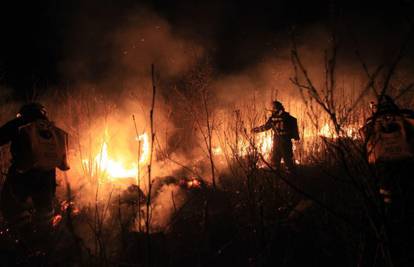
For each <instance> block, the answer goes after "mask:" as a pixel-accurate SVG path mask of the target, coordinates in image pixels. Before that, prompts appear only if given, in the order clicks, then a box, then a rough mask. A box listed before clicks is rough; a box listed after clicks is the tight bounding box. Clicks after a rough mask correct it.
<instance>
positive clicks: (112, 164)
mask: <svg viewBox="0 0 414 267" xmlns="http://www.w3.org/2000/svg"><path fill="white" fill-rule="evenodd" d="M136 140H137V141H138V142H139V149H140V151H139V162H138V163H137V162H136V161H134V160H133V159H129V158H127V157H117V158H114V157H113V156H112V155H110V153H109V151H110V150H109V149H108V147H109V145H108V143H107V142H106V141H104V142H103V143H102V146H101V150H100V152H99V153H98V154H97V155H96V156H95V158H94V166H92V175H96V174H97V173H96V172H97V171H98V172H99V174H100V175H102V176H105V177H106V178H108V179H109V180H112V181H113V180H116V179H123V178H134V177H137V176H138V174H139V167H140V166H143V165H145V164H146V163H148V160H149V156H150V145H149V141H148V140H149V139H148V135H147V134H146V133H143V134H141V135H139V136H137V137H136ZM82 162H83V164H84V166H86V167H87V166H88V163H89V161H88V160H83V161H82ZM89 168H91V167H90V166H89ZM96 170H97V171H96Z"/></svg>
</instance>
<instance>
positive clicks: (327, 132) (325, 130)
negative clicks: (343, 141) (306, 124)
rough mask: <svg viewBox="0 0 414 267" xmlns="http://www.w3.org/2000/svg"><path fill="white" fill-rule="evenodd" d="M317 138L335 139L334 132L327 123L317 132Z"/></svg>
mask: <svg viewBox="0 0 414 267" xmlns="http://www.w3.org/2000/svg"><path fill="white" fill-rule="evenodd" d="M318 135H319V136H324V137H328V138H337V137H338V136H337V135H336V133H335V131H334V130H333V129H332V128H331V127H330V126H329V124H328V123H325V124H324V125H323V126H322V128H321V129H320V130H319V133H318Z"/></svg>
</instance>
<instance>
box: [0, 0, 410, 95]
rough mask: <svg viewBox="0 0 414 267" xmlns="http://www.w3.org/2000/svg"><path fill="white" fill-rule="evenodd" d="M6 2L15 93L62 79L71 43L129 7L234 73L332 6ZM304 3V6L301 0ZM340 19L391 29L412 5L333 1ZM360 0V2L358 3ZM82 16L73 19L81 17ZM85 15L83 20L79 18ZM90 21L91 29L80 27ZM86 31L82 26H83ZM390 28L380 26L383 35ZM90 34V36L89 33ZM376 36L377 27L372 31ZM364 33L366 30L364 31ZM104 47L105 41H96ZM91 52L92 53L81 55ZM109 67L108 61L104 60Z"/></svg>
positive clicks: (213, 0) (0, 21)
mask: <svg viewBox="0 0 414 267" xmlns="http://www.w3.org/2000/svg"><path fill="white" fill-rule="evenodd" d="M5 2H6V1H3V2H2V7H1V11H0V27H1V33H2V38H1V42H0V75H1V76H0V77H2V78H1V81H0V82H1V83H2V84H3V85H6V86H8V87H11V88H13V89H14V91H15V92H18V91H21V90H25V89H27V88H29V87H33V86H40V87H44V86H54V85H59V84H62V83H64V82H65V80H66V78H67V77H65V73H64V72H62V69H61V68H60V63H61V62H62V61H64V60H66V59H67V58H68V57H70V56H71V55H72V54H73V53H71V52H70V50H71V49H86V48H85V47H79V48H77V47H76V46H75V47H74V46H73V44H74V43H76V40H77V39H82V38H85V37H87V36H89V35H90V36H91V37H90V38H91V39H93V38H95V39H96V41H98V42H99V41H100V38H101V37H100V36H103V35H104V34H105V32H107V31H110V30H111V28H112V27H115V26H118V24H120V23H121V24H122V21H123V20H124V19H125V18H126V17H127V16H128V14H130V12H131V10H138V9H139V8H140V7H141V6H147V7H150V8H151V9H152V10H155V12H157V13H158V14H159V15H160V16H162V17H164V18H165V19H166V20H167V21H168V22H169V23H170V24H171V25H172V27H173V30H174V31H176V32H177V34H184V33H185V34H195V35H198V36H199V37H200V38H204V39H205V40H213V42H214V43H215V52H214V62H215V65H216V67H217V69H219V70H220V71H222V72H232V71H237V70H238V69H240V68H243V67H244V66H247V65H249V64H250V63H251V62H254V61H255V60H257V58H258V57H260V55H261V53H263V52H264V50H266V47H263V45H262V44H263V43H268V42H271V41H273V40H274V36H277V35H278V34H279V33H280V34H284V33H285V32H286V31H287V29H289V27H290V26H292V25H295V26H297V27H302V26H303V27H306V26H307V25H312V24H315V23H324V22H327V21H329V18H330V15H331V14H332V12H331V10H332V9H331V8H330V7H332V5H331V3H332V1H315V2H314V1H298V0H290V1H288V0H273V1H270V0H269V1H238V0H230V1H220V0H210V1H204V2H203V1H194V0H178V1H171V0H170V1H168V0H153V1H150V0H148V1H132V0H118V1H115V0H112V1H110V0H89V1H84V0H71V1H58V0H43V1H8V3H7V4H6V3H5ZM302 2H303V3H302ZM333 2H334V3H335V5H334V12H335V15H336V16H337V17H338V18H341V19H344V18H345V19H347V20H349V21H352V20H353V18H354V17H358V18H361V17H362V18H364V19H365V20H366V21H367V22H369V23H371V24H375V22H376V21H378V22H381V23H384V21H385V24H386V25H388V24H390V29H393V25H392V24H393V23H396V24H397V27H398V23H400V22H401V21H403V20H405V19H406V16H407V15H406V14H409V10H413V3H412V1H410V0H405V1H391V0H389V1H385V3H382V2H384V1H356V0H351V1H343V2H344V3H339V2H337V1H333ZM360 2H364V4H361V3H360ZM80 17H81V18H83V19H82V20H79V18H80ZM85 18H86V19H85ZM82 23H85V24H92V25H93V27H91V26H86V25H82ZM84 26H86V27H84ZM390 29H384V30H383V31H384V34H387V32H388V31H389V30H390ZM88 31H89V32H88ZM376 31H379V32H381V31H382V29H376ZM367 34H370V33H367ZM102 46H103V47H102V48H103V49H105V44H102ZM84 53H93V51H84ZM94 56H95V57H96V58H99V59H97V61H96V62H99V64H96V66H94V65H93V64H92V65H91V66H90V67H91V68H96V72H97V74H96V75H97V78H99V74H100V73H102V72H105V67H106V66H105V65H106V61H105V56H104V55H100V54H99V53H96V54H94ZM108 64H109V63H108Z"/></svg>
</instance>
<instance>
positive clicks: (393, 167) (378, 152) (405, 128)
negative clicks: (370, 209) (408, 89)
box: [362, 95, 414, 204]
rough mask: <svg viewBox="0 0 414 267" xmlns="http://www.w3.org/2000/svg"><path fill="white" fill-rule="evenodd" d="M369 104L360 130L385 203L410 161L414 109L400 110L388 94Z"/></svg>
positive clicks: (390, 197)
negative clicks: (363, 124) (370, 113)
mask: <svg viewBox="0 0 414 267" xmlns="http://www.w3.org/2000/svg"><path fill="white" fill-rule="evenodd" d="M370 107H371V112H372V115H371V117H370V118H368V119H367V121H366V123H365V126H364V127H363V129H362V133H363V135H364V137H365V144H366V152H367V157H368V162H369V163H370V164H371V165H373V167H374V169H375V170H376V173H377V176H378V184H379V193H380V195H381V197H382V199H383V201H384V203H385V204H391V203H392V202H393V197H394V196H393V195H394V193H395V191H396V188H397V187H399V182H405V181H404V180H405V179H404V176H405V171H404V170H405V169H406V167H407V166H410V164H407V163H408V162H410V161H412V160H413V156H414V154H413V141H414V135H413V129H414V127H413V125H414V112H413V111H412V110H408V109H400V108H399V107H398V106H397V105H396V104H395V103H394V101H393V100H392V98H391V97H389V96H387V95H384V96H383V97H381V98H380V100H379V101H378V104H375V103H373V102H371V103H370Z"/></svg>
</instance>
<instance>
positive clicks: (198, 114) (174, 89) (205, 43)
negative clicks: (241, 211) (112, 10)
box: [45, 6, 412, 228]
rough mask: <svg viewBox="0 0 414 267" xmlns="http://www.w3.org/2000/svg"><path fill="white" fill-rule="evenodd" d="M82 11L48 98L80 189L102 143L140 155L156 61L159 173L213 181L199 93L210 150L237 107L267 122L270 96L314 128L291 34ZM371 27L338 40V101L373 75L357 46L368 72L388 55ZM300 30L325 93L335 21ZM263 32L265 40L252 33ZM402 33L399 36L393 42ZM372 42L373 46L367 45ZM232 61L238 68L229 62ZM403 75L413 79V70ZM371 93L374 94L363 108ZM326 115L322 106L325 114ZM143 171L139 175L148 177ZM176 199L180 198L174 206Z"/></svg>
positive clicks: (165, 204)
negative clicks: (63, 84) (60, 87)
mask: <svg viewBox="0 0 414 267" xmlns="http://www.w3.org/2000/svg"><path fill="white" fill-rule="evenodd" d="M103 9H104V8H103ZM86 10H88V9H86ZM98 14H99V12H98ZM101 15H102V14H101ZM104 15H105V14H104ZM76 18H77V20H76V22H74V24H76V25H77V27H74V28H75V29H76V30H75V31H74V32H72V33H71V35H70V36H69V37H68V39H67V40H68V41H67V44H66V48H67V54H66V55H67V56H66V57H65V60H63V61H62V62H61V64H60V67H61V72H62V74H63V76H64V77H65V78H66V79H67V81H68V87H69V89H68V90H67V91H68V92H67V95H65V97H66V99H65V100H64V101H62V103H60V104H59V105H56V104H55V103H56V99H55V98H49V99H46V100H45V101H46V102H48V103H49V106H51V107H52V108H51V111H52V112H51V113H52V114H53V113H54V114H57V115H55V117H54V118H53V119H54V120H56V121H57V123H58V124H59V125H62V127H63V128H65V129H66V130H68V131H69V132H70V134H71V136H72V140H73V142H72V144H71V156H72V159H73V160H72V162H74V164H73V165H74V166H77V167H74V168H73V169H74V170H73V172H72V173H71V175H70V177H72V180H73V181H71V182H72V183H73V184H76V188H82V187H83V186H84V184H85V179H81V178H80V177H84V176H85V169H84V168H80V167H82V165H81V164H80V162H83V161H84V160H85V159H87V160H88V162H89V163H90V162H92V161H93V160H94V158H95V157H96V155H97V154H99V153H100V150H101V149H102V142H103V141H105V142H107V143H108V153H110V154H111V156H112V157H113V158H115V159H121V160H123V159H127V160H126V161H127V162H129V163H131V162H132V163H133V162H136V159H137V142H136V140H135V137H136V135H137V132H138V134H141V133H144V132H146V133H149V123H150V122H149V109H150V106H151V99H152V95H151V88H152V81H151V72H150V70H151V65H152V64H154V65H155V69H156V75H155V80H156V86H157V99H156V106H155V124H154V125H155V131H156V142H155V147H154V149H155V151H156V156H155V157H154V168H153V173H152V174H153V177H164V176H168V175H184V176H185V175H194V173H195V174H197V175H198V176H200V177H203V178H204V179H206V181H207V182H211V180H210V179H211V173H210V172H211V170H210V168H209V165H208V164H209V163H208V153H207V151H206V146H205V139H204V138H205V115H206V114H205V109H204V107H203V105H204V104H203V101H202V100H203V98H202V97H203V92H205V91H207V92H208V96H207V105H208V106H207V107H208V110H209V112H210V113H209V114H210V115H211V117H210V118H211V119H212V120H213V121H214V122H215V125H214V129H215V131H216V133H217V134H215V135H214V137H213V139H214V140H213V143H214V148H216V147H217V146H219V145H222V143H220V142H222V140H223V139H225V136H223V132H224V130H223V129H225V130H228V129H226V127H227V128H229V127H231V126H232V125H233V124H232V123H233V122H232V119H234V116H233V114H234V111H236V110H241V111H242V114H244V115H243V116H244V117H243V120H245V121H247V119H250V118H251V117H254V119H252V120H251V121H250V125H247V124H246V127H247V128H249V127H251V126H257V125H258V124H261V123H263V122H264V121H265V117H266V115H267V110H266V109H269V108H270V104H271V101H272V100H274V99H278V100H279V101H282V102H283V103H284V105H285V107H286V109H287V110H288V111H289V112H290V113H291V114H293V115H294V116H295V117H297V118H298V120H299V125H300V128H301V129H304V128H307V127H313V126H310V124H309V123H308V122H307V120H308V118H307V115H306V111H305V110H304V106H303V102H302V100H301V96H300V94H299V91H298V89H297V88H296V87H295V86H294V85H293V84H292V82H291V81H290V78H291V77H293V75H294V72H293V68H292V63H291V57H290V56H291V55H290V53H291V36H290V33H289V32H288V31H284V30H283V31H278V32H277V33H276V34H272V33H270V32H266V31H265V32H264V33H263V32H260V33H255V34H253V35H252V36H251V38H246V39H248V40H241V39H238V38H235V37H234V36H237V34H235V35H231V34H230V35H229V36H228V37H229V39H230V40H236V41H240V43H238V42H233V43H231V44H230V45H229V42H228V40H227V39H226V40H224V39H225V38H227V36H222V35H221V36H220V37H217V36H216V35H214V34H211V31H218V29H217V27H219V26H220V23H219V22H218V21H220V18H219V16H216V17H213V18H212V20H213V21H212V24H213V25H214V26H211V28H210V29H209V31H210V32H209V34H206V35H205V36H204V37H200V34H197V33H196V32H195V31H197V29H191V27H190V26H189V25H188V24H187V23H184V24H180V23H178V24H177V23H172V22H171V20H170V19H167V18H166V16H165V15H161V14H160V13H159V12H157V11H155V10H154V9H152V8H150V7H147V6H138V7H137V6H134V7H133V8H131V9H128V10H126V9H122V10H119V11H117V12H116V15H115V16H113V17H109V18H108V17H105V16H102V17H96V16H93V17H91V18H89V17H88V13H87V12H86V13H85V14H83V13H80V14H78V15H77V17H76ZM360 21H361V20H360ZM352 23H355V24H358V22H352ZM244 24H248V23H247V22H244V23H243V25H244ZM182 25H185V26H182ZM180 27H182V28H180ZM372 28H373V25H366V26H365V27H363V28H361V29H359V30H357V32H356V33H355V35H356V36H355V39H359V40H362V43H361V44H357V43H355V42H353V41H351V40H350V39H352V38H349V40H348V39H346V38H344V37H341V38H342V39H341V40H340V41H341V43H342V44H343V46H341V47H340V48H339V50H338V62H337V64H338V69H337V81H336V82H337V85H338V88H339V92H338V95H337V96H336V100H337V101H338V102H339V103H342V102H344V99H346V100H347V101H354V100H355V98H356V97H357V96H358V92H360V90H361V89H362V88H364V84H365V83H366V82H367V77H366V75H365V74H364V72H363V69H362V67H361V63H360V62H359V61H358V59H357V58H356V56H355V49H356V48H358V49H360V52H361V54H362V55H363V56H364V58H365V59H366V60H367V66H368V68H369V69H370V70H372V69H373V68H374V66H376V65H378V63H379V62H381V61H384V58H387V59H388V58H389V57H390V56H389V55H388V54H387V53H385V52H384V51H385V50H387V49H386V48H387V44H389V43H390V41H389V40H388V41H387V42H385V41H384V44H383V45H381V46H377V45H374V43H375V42H380V41H381V40H382V39H381V38H380V37H379V35H380V33H379V32H375V31H373V32H370V33H369V36H373V37H375V38H373V39H372V40H367V39H369V38H368V37H366V36H364V35H363V34H362V33H363V32H365V31H369V30H370V29H372ZM246 29H248V30H253V28H249V27H246ZM226 32H227V31H226ZM295 33H296V35H297V42H298V49H299V52H300V53H301V59H302V61H303V63H304V65H305V66H306V68H307V70H308V73H309V75H310V77H311V79H312V80H313V81H314V82H315V86H316V87H317V88H321V90H323V88H324V86H325V84H324V79H325V72H324V64H325V62H324V56H325V51H328V49H329V47H330V46H331V44H332V43H331V41H332V40H331V35H330V29H329V26H327V24H325V23H321V22H317V23H314V24H309V25H307V26H306V27H304V28H300V29H297V30H296V32H295ZM338 33H339V34H338V35H339V36H350V35H349V33H348V32H346V30H345V29H338ZM257 34H259V35H260V38H256V37H257V36H256V35H257ZM398 35H399V34H395V39H396V40H397V39H399V37H398ZM361 36H362V37H364V38H361ZM239 37H240V36H239ZM223 43H225V45H224V44H223ZM223 46H224V47H223ZM370 47H373V48H372V49H367V48H370ZM393 47H395V45H394V46H393ZM383 50H384V51H383ZM393 50H395V49H393ZM226 51H232V52H231V53H230V52H229V53H226ZM378 54H381V57H378V56H377V55H378ZM391 54H393V53H391ZM239 57H240V58H239ZM223 61H225V62H224V63H223ZM229 62H232V63H234V64H235V65H234V66H232V67H229V64H230V65H231V63H229ZM236 65H237V66H236ZM408 65H409V64H408ZM406 66H407V65H406ZM405 75H407V76H409V77H412V74H410V73H409V72H407V74H405ZM372 97H373V96H372V94H368V95H367V97H366V98H367V99H366V101H365V102H362V103H361V105H364V104H365V103H366V102H368V101H369V100H371V99H372ZM132 115H134V116H135V119H136V127H137V130H136V129H135V125H134V122H133V120H132ZM325 115H326V114H325ZM325 117H326V116H325ZM325 117H324V113H322V112H321V120H324V119H325ZM247 130H249V129H247ZM203 131H204V132H203ZM220 135H221V136H220ZM216 164H217V166H216V167H217V168H218V169H219V170H221V168H226V161H225V160H224V159H222V158H221V159H220V158H219V157H217V159H216ZM183 166H184V167H185V168H184V167H183ZM89 175H90V173H89ZM145 175H146V173H145V172H143V177H145ZM142 185H143V188H144V189H145V188H148V183H147V181H146V180H145V179H142ZM176 194H177V195H180V193H179V190H178V188H177V187H176V186H174V185H165V186H164V187H163V188H162V189H161V190H160V193H159V194H158V195H157V197H156V199H154V205H155V206H154V207H155V210H154V220H155V224H157V225H158V226H159V227H161V228H162V227H164V226H165V225H166V224H167V223H168V219H169V218H170V216H171V214H172V210H174V207H172V206H171V205H172V199H171V196H172V195H176ZM84 196H85V200H84V201H85V202H93V201H94V199H91V198H90V197H91V196H92V198H93V194H84ZM180 203H181V202H180V201H179V200H177V203H176V205H177V207H178V206H179V205H180Z"/></svg>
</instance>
